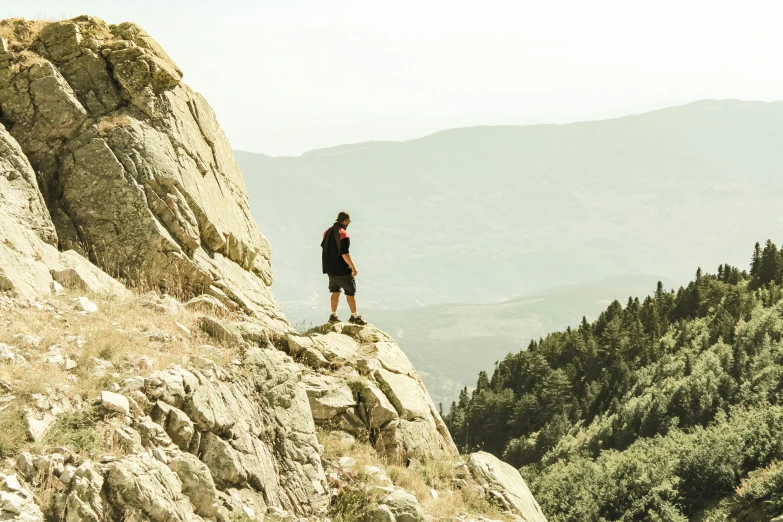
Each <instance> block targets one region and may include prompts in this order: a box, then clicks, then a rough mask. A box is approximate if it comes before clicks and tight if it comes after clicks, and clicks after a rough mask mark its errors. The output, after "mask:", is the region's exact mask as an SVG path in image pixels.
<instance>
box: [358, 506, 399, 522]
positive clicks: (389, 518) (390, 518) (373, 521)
mask: <svg viewBox="0 0 783 522" xmlns="http://www.w3.org/2000/svg"><path fill="white" fill-rule="evenodd" d="M364 520H366V521H367V522H395V519H394V514H393V513H392V512H391V509H389V506H383V505H381V506H378V507H377V508H376V509H375V510H373V511H372V512H370V514H369V515H367V517H366V518H365V519H364Z"/></svg>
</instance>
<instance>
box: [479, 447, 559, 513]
mask: <svg viewBox="0 0 783 522" xmlns="http://www.w3.org/2000/svg"><path fill="white" fill-rule="evenodd" d="M468 469H470V472H471V474H472V475H473V478H475V479H476V481H478V482H479V484H482V485H483V486H484V487H485V488H486V489H487V490H488V491H489V492H490V494H491V495H492V496H493V497H494V498H496V499H498V500H499V501H500V502H501V503H502V504H503V505H504V506H506V505H507V506H508V507H509V508H510V509H511V511H513V512H514V513H515V514H516V515H519V516H520V517H522V519H523V520H525V522H546V517H544V514H543V513H542V511H541V507H540V506H539V505H538V502H536V499H535V498H533V494H532V493H530V490H529V489H528V487H527V484H525V480H524V479H523V478H522V475H520V474H519V471H518V470H516V469H515V468H514V467H513V466H511V465H510V464H506V463H505V462H503V461H501V460H500V459H498V458H497V457H495V456H494V455H491V454H489V453H486V452H483V451H479V452H478V453H472V454H470V456H469V457H468Z"/></svg>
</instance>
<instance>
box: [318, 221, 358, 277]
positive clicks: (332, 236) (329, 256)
mask: <svg viewBox="0 0 783 522" xmlns="http://www.w3.org/2000/svg"><path fill="white" fill-rule="evenodd" d="M335 228H336V229H337V230H336V231H335ZM338 234H339V236H340V250H339V252H338V250H337V235H338ZM350 249H351V238H350V237H349V236H348V231H347V230H345V227H343V226H342V225H341V224H339V223H335V224H334V225H332V226H331V227H329V228H327V229H326V231H325V232H324V236H323V240H322V241H321V267H322V268H323V272H324V274H329V275H333V276H343V275H350V274H351V267H350V266H348V263H346V262H345V259H343V254H348V253H350V252H349V250H350Z"/></svg>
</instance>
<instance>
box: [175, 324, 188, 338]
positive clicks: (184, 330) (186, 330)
mask: <svg viewBox="0 0 783 522" xmlns="http://www.w3.org/2000/svg"><path fill="white" fill-rule="evenodd" d="M174 324H175V325H177V328H179V329H180V330H182V331H183V332H185V334H186V335H190V329H189V328H188V327H187V326H185V325H184V324H182V323H178V322H176V321H175V322H174Z"/></svg>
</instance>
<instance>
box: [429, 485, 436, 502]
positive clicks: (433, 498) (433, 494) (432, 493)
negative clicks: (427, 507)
mask: <svg viewBox="0 0 783 522" xmlns="http://www.w3.org/2000/svg"><path fill="white" fill-rule="evenodd" d="M430 496H431V497H432V500H438V492H437V490H434V489H432V488H430Z"/></svg>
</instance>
